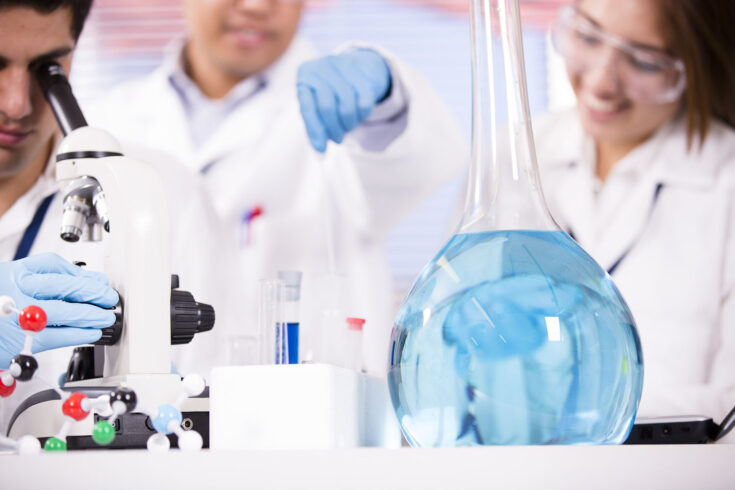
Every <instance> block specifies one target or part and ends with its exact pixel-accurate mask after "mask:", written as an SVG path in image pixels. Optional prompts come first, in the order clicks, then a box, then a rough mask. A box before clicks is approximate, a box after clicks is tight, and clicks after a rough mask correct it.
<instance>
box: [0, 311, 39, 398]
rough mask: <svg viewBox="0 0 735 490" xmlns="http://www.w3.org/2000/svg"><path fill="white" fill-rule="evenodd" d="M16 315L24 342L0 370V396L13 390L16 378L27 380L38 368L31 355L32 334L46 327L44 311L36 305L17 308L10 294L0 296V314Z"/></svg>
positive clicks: (7, 394)
mask: <svg viewBox="0 0 735 490" xmlns="http://www.w3.org/2000/svg"><path fill="white" fill-rule="evenodd" d="M13 313H16V314H17V315H18V324H19V325H20V328H22V329H23V330H24V331H25V332H26V339H25V343H24V344H23V350H22V351H20V354H18V355H17V356H15V357H14V358H13V359H12V361H10V367H9V368H8V370H7V371H0V396H2V397H6V396H10V395H11V394H12V393H13V391H15V386H16V380H18V381H28V380H29V379H31V378H33V374H34V373H35V372H36V370H37V369H38V361H36V358H35V357H33V352H32V350H31V349H32V347H33V336H34V335H35V334H37V333H38V332H40V331H41V330H43V329H44V328H46V321H47V320H46V312H45V311H43V309H42V308H40V307H39V306H36V305H30V306H26V307H25V308H23V309H22V310H19V309H18V308H17V307H16V306H15V301H13V298H11V297H10V296H0V316H10V315H12V314H13Z"/></svg>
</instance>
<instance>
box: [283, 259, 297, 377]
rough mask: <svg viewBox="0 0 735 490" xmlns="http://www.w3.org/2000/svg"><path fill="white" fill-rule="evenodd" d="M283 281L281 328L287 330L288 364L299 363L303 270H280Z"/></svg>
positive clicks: (286, 357)
mask: <svg viewBox="0 0 735 490" xmlns="http://www.w3.org/2000/svg"><path fill="white" fill-rule="evenodd" d="M278 279H279V280H280V281H281V282H282V283H283V317H282V319H281V320H282V322H281V324H280V327H279V328H280V329H282V330H284V329H285V331H286V338H287V347H288V354H287V355H286V356H285V359H287V363H288V364H298V363H299V302H300V300H301V272H300V271H278Z"/></svg>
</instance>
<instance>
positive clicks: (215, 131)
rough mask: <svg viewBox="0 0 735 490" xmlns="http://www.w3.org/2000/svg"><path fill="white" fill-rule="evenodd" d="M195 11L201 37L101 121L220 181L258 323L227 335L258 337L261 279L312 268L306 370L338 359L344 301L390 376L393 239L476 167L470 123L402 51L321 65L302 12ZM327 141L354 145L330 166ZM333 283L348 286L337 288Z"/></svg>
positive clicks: (354, 53) (211, 5)
mask: <svg viewBox="0 0 735 490" xmlns="http://www.w3.org/2000/svg"><path fill="white" fill-rule="evenodd" d="M185 7H186V14H187V19H188V24H189V28H190V34H189V36H188V38H187V39H186V40H185V41H184V42H182V43H179V44H176V45H175V46H173V47H172V49H171V50H170V52H169V53H168V55H167V57H166V59H165V61H164V62H163V64H162V65H161V66H160V67H159V68H158V69H156V70H155V71H154V72H153V73H151V74H150V75H148V76H146V77H144V78H142V79H140V80H135V81H133V82H131V83H127V84H124V85H123V86H122V87H119V88H118V90H116V91H114V92H113V93H112V94H111V95H110V96H109V97H108V98H107V99H106V100H104V101H103V103H101V104H95V105H94V106H92V107H91V108H90V109H92V110H94V115H93V116H91V120H92V121H93V122H96V123H98V125H100V126H101V127H105V128H108V129H109V130H111V131H112V132H113V133H114V134H119V135H122V136H125V137H128V138H131V139H134V140H136V141H139V142H141V143H146V144H149V145H152V146H155V147H157V148H160V149H161V150H164V151H166V152H169V153H171V154H172V155H174V156H175V157H176V158H177V159H178V160H180V161H182V162H185V163H186V164H187V166H188V167H189V168H190V169H191V170H194V171H197V172H199V173H200V174H201V175H202V177H203V178H204V181H205V182H206V186H207V188H208V190H209V196H210V199H211V200H212V202H213V203H214V206H215V208H216V210H217V212H218V214H219V216H220V218H221V219H222V220H223V221H224V224H225V226H226V228H227V229H228V230H229V240H231V241H232V242H236V243H238V245H239V247H240V251H241V254H240V255H241V259H242V264H241V267H242V268H241V269H240V270H238V271H233V277H232V278H230V279H229V280H228V284H229V286H230V287H231V288H232V289H233V290H236V291H238V294H239V295H240V296H241V298H242V301H241V305H242V318H243V320H242V325H226V326H225V327H226V330H227V332H228V333H227V336H231V337H235V336H238V335H243V334H246V333H250V334H254V333H255V325H254V320H255V309H256V308H255V303H256V300H255V297H256V289H257V281H258V280H259V279H262V278H268V277H273V276H274V274H275V272H276V271H278V270H283V269H296V270H300V271H302V272H303V273H304V280H303V287H302V303H301V313H300V314H301V320H302V328H305V329H306V330H307V333H306V336H307V339H306V340H305V345H302V350H301V358H302V360H303V359H315V360H320V359H323V358H324V357H323V356H322V355H321V354H320V353H319V352H318V345H317V341H316V336H317V335H318V332H317V328H316V327H318V326H319V325H320V324H321V323H322V321H323V318H322V311H323V309H324V305H325V304H331V305H332V306H335V305H336V308H337V310H338V311H339V312H340V314H341V315H343V316H344V317H346V316H353V317H354V316H357V317H365V318H366V320H367V322H366V324H365V328H364V335H365V337H364V343H365V346H364V351H363V352H364V356H365V363H364V364H365V367H366V368H367V370H369V371H372V372H384V371H385V369H386V366H387V360H386V359H387V346H388V337H389V334H390V330H391V327H392V322H393V315H394V305H393V291H392V288H391V278H390V273H389V271H388V269H387V265H386V262H385V259H384V256H383V244H384V238H385V237H386V234H387V233H388V232H389V231H390V230H391V228H392V227H393V226H394V225H395V224H396V223H398V222H399V221H400V220H401V218H403V217H404V216H406V214H407V213H408V212H409V211H410V210H411V209H412V208H413V207H414V206H416V205H417V204H418V203H419V202H420V201H421V200H422V199H423V198H424V197H426V196H427V195H428V194H429V193H430V192H432V191H433V190H434V189H436V188H437V187H438V186H439V185H441V184H442V183H444V182H447V181H448V180H449V179H451V178H453V177H454V176H456V175H457V173H458V171H460V170H461V169H462V168H463V167H464V164H465V156H464V155H465V154H466V151H467V145H466V142H465V141H464V140H463V137H462V136H461V133H460V131H459V129H458V126H457V125H456V123H455V122H454V120H453V117H452V115H451V114H450V112H449V110H448V108H447V107H446V106H445V105H444V104H443V103H442V102H441V100H440V98H439V97H438V96H437V94H436V93H435V92H434V91H433V90H432V89H431V88H430V86H429V85H428V84H427V82H426V81H425V80H424V79H423V78H422V77H420V76H419V75H418V74H417V73H415V72H414V71H413V70H412V69H411V68H410V67H408V66H405V65H404V64H403V63H401V62H400V61H398V60H396V59H394V58H393V57H392V56H390V55H388V54H385V53H382V52H377V51H373V50H368V49H355V47H354V46H353V47H352V48H348V49H346V50H344V51H342V52H340V53H338V54H337V55H334V56H331V57H327V58H322V59H319V60H315V61H310V62H309V60H311V59H312V58H314V57H315V55H316V54H315V52H314V50H313V48H312V47H311V46H310V45H309V43H308V42H306V41H305V40H303V39H299V38H298V37H296V38H294V34H295V32H296V29H297V27H298V23H299V19H300V16H301V10H302V8H303V4H302V2H301V1H294V0H290V1H289V0H249V1H239V2H234V1H231V0H216V1H209V2H198V1H187V2H185ZM297 86H298V90H297ZM379 87H381V88H379ZM371 91H372V96H370V95H369V94H370V93H371ZM366 94H368V95H366ZM371 97H372V98H371ZM327 140H332V141H335V142H337V143H341V144H340V145H339V146H338V145H336V144H334V143H332V144H330V146H329V148H328V149H326V155H325V156H324V157H321V156H320V153H321V152H323V151H324V150H325V148H326V147H327ZM315 150H316V151H315ZM330 230H331V231H330ZM330 236H332V237H333V238H332V239H330V238H329V237H330ZM330 241H331V242H332V243H333V244H334V254H333V256H330V254H329V253H328V250H330V244H329V243H328V242H330ZM327 273H336V275H337V276H339V277H342V278H343V281H345V282H343V283H342V284H343V286H342V287H338V288H336V289H335V288H331V289H330V288H327V287H325V286H324V285H325V284H327V283H328V280H326V279H324V277H323V276H324V275H325V274H327ZM333 275H334V274H333ZM320 295H321V297H320ZM325 295H327V296H329V297H324V296H325ZM335 296H341V297H340V298H337V297H335ZM344 328H346V326H345V327H344ZM222 332H223V331H222V330H220V334H222ZM321 335H323V336H328V338H327V339H323V340H325V342H324V343H325V344H330V343H332V344H339V342H338V341H337V340H335V341H334V342H330V339H332V338H334V339H338V335H339V334H338V332H322V333H321ZM231 340H232V339H229V340H228V339H225V340H224V342H229V341H231ZM333 347H336V348H337V349H339V345H336V346H335V345H333ZM315 350H317V352H316V353H315V352H314V351H315Z"/></svg>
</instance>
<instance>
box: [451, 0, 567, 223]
mask: <svg viewBox="0 0 735 490" xmlns="http://www.w3.org/2000/svg"><path fill="white" fill-rule="evenodd" d="M469 6H470V35H471V42H472V162H471V166H470V174H469V178H468V186H467V199H466V203H465V211H464V215H463V218H462V221H461V223H460V226H459V231H458V232H459V233H469V232H480V231H489V230H514V229H531V230H558V229H559V227H558V225H557V224H556V223H555V222H554V220H553V218H552V217H551V214H550V213H549V210H548V208H547V206H546V202H545V200H544V196H543V192H542V190H541V184H540V179H539V173H538V167H537V164H536V153H535V148H534V143H533V133H532V131H531V121H530V110H529V105H528V92H527V88H526V72H525V66H524V62H523V60H524V57H523V43H522V37H521V25H520V9H519V6H518V0H469ZM493 33H499V36H498V37H495V36H493ZM503 123H505V126H504V127H503V128H502V129H501V125H502V124H503Z"/></svg>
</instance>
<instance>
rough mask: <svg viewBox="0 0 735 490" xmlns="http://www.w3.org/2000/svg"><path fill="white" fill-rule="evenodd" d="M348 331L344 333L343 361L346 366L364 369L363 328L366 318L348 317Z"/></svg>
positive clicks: (360, 370)
mask: <svg viewBox="0 0 735 490" xmlns="http://www.w3.org/2000/svg"><path fill="white" fill-rule="evenodd" d="M346 325H347V332H345V334H344V339H345V350H344V353H345V357H344V361H343V365H344V367H346V368H348V369H352V370H353V371H357V372H358V373H359V372H362V371H364V367H363V362H362V330H363V327H364V326H365V319H364V318H357V317H347V319H346Z"/></svg>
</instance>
